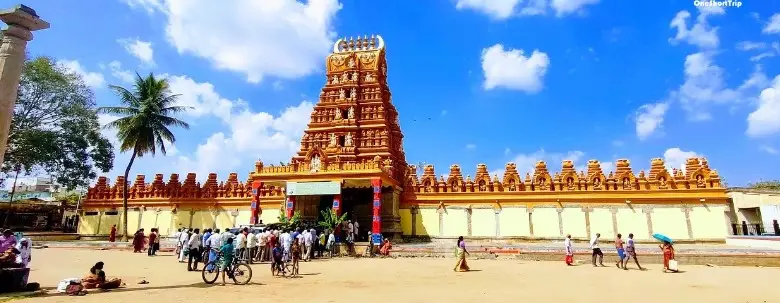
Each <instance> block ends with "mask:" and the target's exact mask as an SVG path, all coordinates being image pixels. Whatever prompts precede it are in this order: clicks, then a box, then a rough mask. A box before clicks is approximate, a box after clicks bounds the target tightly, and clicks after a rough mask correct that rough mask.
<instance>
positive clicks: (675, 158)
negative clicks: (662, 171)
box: [664, 147, 702, 173]
mask: <svg viewBox="0 0 780 303" xmlns="http://www.w3.org/2000/svg"><path fill="white" fill-rule="evenodd" d="M701 157H702V155H701V154H699V153H696V152H694V151H684V150H682V149H680V148H679V147H672V148H670V149H667V150H666V151H665V152H664V163H665V164H666V168H667V169H669V170H672V169H674V168H677V169H682V170H683V172H685V161H686V160H688V158H701ZM670 173H671V172H670Z"/></svg>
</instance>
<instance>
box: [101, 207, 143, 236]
mask: <svg viewBox="0 0 780 303" xmlns="http://www.w3.org/2000/svg"><path fill="white" fill-rule="evenodd" d="M101 212H102V211H101ZM121 215H122V212H119V214H117V215H112V216H109V215H106V214H103V216H102V217H103V222H100V230H98V232H97V233H98V234H99V235H107V234H109V233H110V232H111V225H114V224H116V228H117V233H118V234H121V233H122V224H120V223H119V217H120V216H121ZM97 217H98V218H100V216H97ZM134 232H135V230H133V229H131V228H130V227H129V226H128V228H127V233H128V234H131V235H132V234H133V233H134Z"/></svg>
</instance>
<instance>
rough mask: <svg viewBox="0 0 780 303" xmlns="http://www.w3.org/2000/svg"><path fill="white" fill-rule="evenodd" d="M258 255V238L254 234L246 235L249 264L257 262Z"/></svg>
mask: <svg viewBox="0 0 780 303" xmlns="http://www.w3.org/2000/svg"><path fill="white" fill-rule="evenodd" d="M256 255H257V236H256V235H255V234H253V233H248V234H247V235H246V259H247V261H248V262H249V264H252V261H254V260H255V256H256Z"/></svg>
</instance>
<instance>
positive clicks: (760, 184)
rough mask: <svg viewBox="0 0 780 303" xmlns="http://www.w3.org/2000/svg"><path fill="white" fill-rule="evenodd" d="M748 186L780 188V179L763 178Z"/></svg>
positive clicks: (754, 187) (770, 188)
mask: <svg viewBox="0 0 780 303" xmlns="http://www.w3.org/2000/svg"><path fill="white" fill-rule="evenodd" d="M748 188H753V189H769V190H780V180H768V181H764V180H761V181H758V182H755V183H750V184H748Z"/></svg>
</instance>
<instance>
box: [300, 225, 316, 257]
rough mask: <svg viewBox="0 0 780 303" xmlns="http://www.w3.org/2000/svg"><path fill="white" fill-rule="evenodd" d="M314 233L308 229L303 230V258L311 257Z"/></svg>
mask: <svg viewBox="0 0 780 303" xmlns="http://www.w3.org/2000/svg"><path fill="white" fill-rule="evenodd" d="M313 244H314V243H313V241H312V234H311V232H309V231H308V230H304V231H303V260H304V261H309V258H310V257H311V246H312V245H313Z"/></svg>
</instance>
